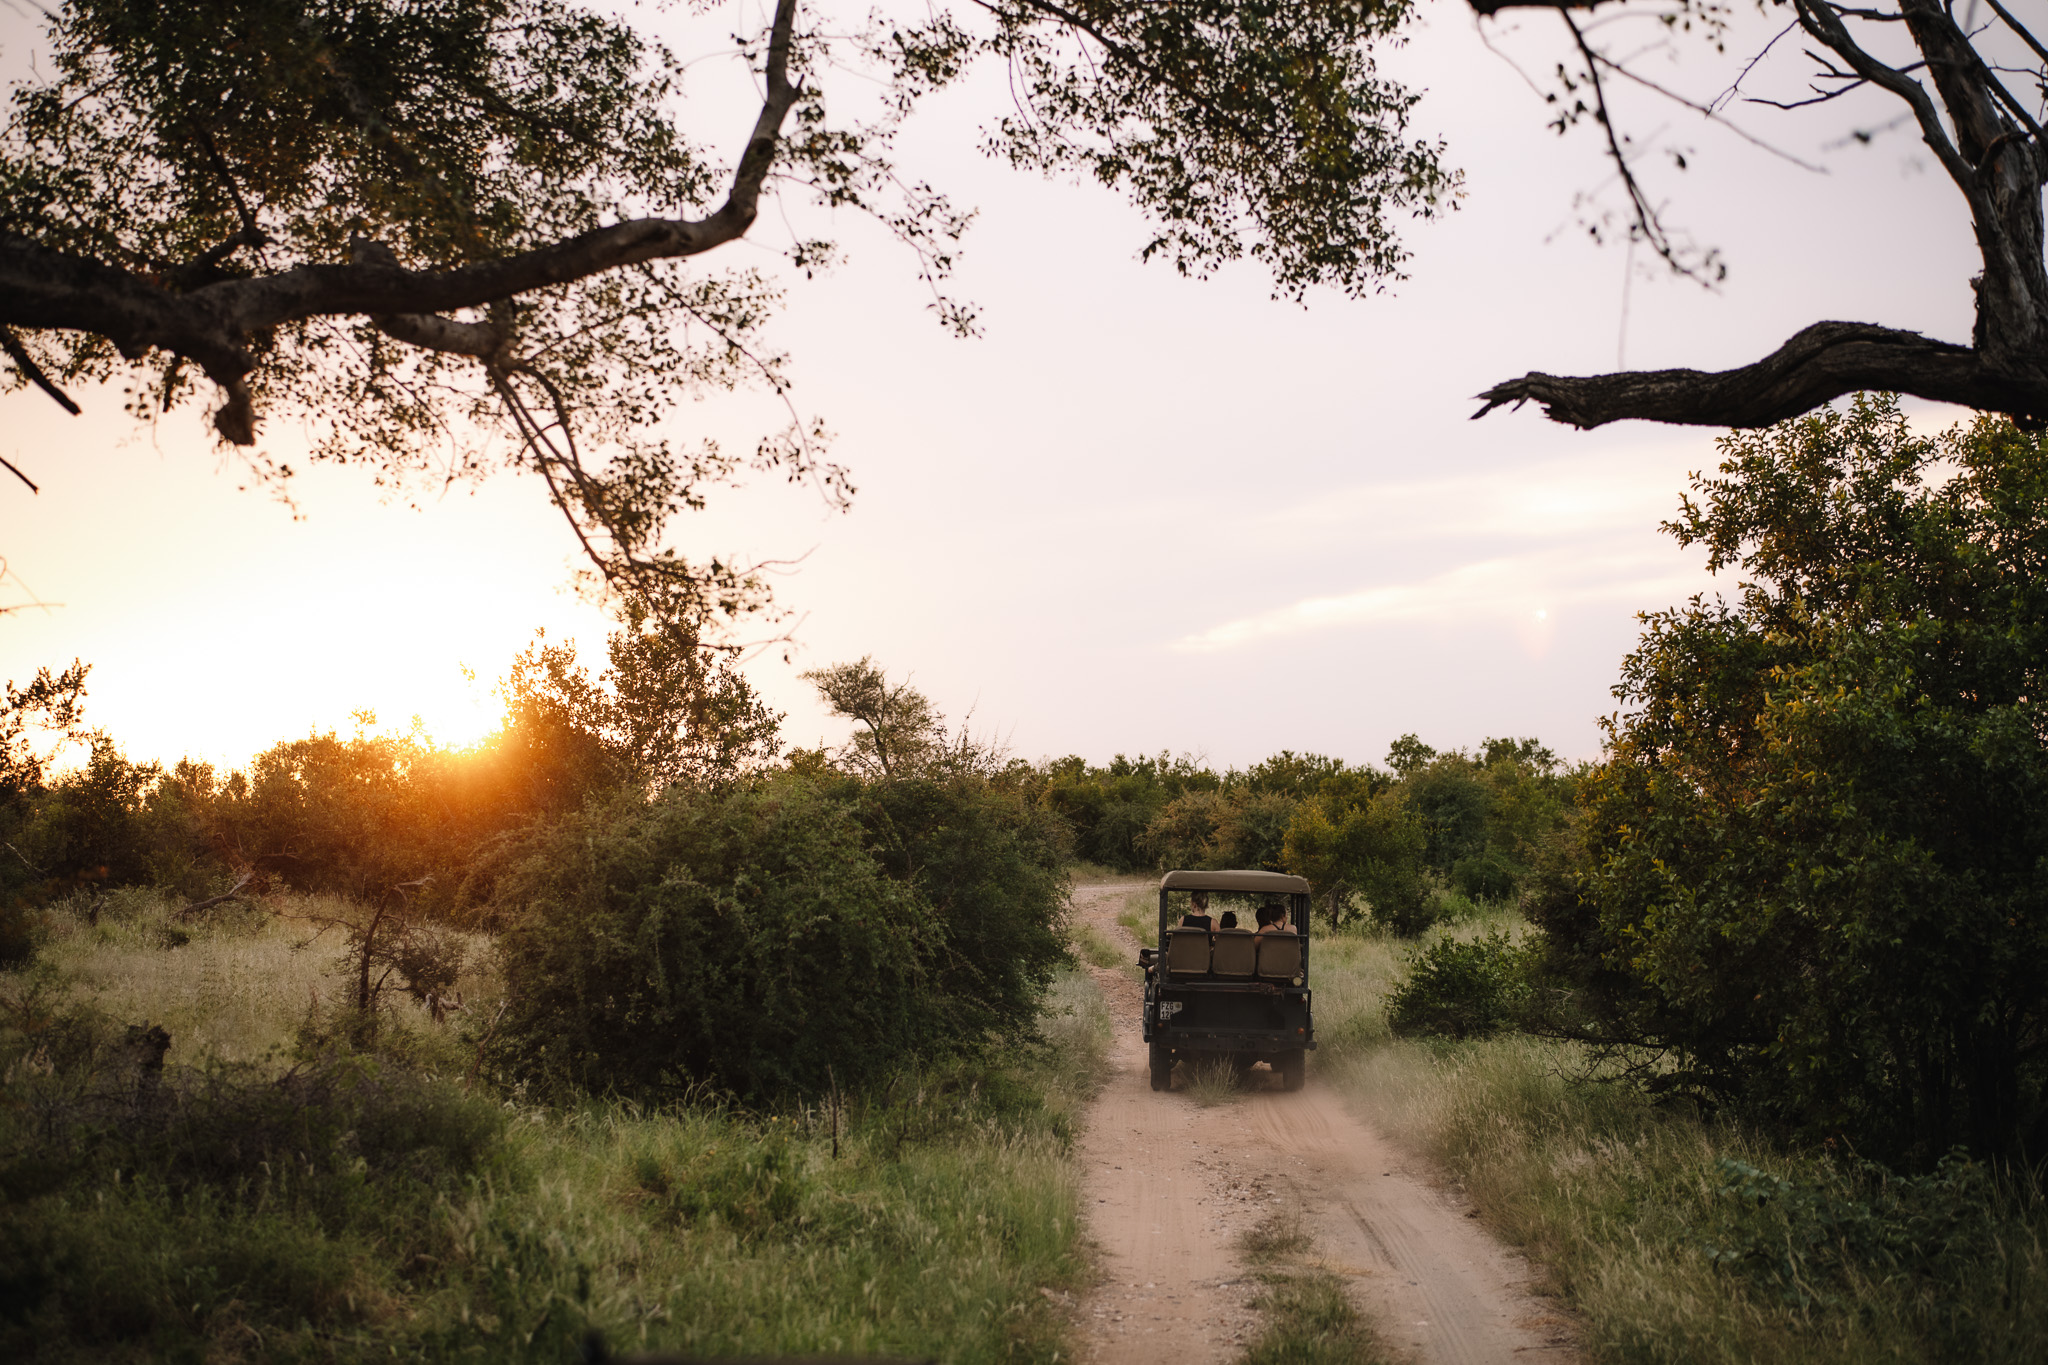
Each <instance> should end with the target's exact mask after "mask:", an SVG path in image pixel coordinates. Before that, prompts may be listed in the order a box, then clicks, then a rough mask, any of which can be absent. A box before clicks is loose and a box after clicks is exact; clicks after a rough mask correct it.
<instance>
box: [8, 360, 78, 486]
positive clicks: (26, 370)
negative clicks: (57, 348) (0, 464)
mask: <svg viewBox="0 0 2048 1365" xmlns="http://www.w3.org/2000/svg"><path fill="white" fill-rule="evenodd" d="M0 349H4V350H5V351H6V352H7V358H8V359H9V360H11V361H13V362H14V367H15V368H16V369H18V370H20V371H21V374H22V377H23V378H24V379H26V380H28V381H29V383H31V384H34V385H35V386H36V387H37V388H39V389H41V390H42V391H43V392H44V393H47V394H48V395H50V397H52V398H54V399H56V400H57V406H58V407H60V408H62V409H64V411H66V412H68V413H70V414H71V415H72V416H73V417H76V416H78V411H79V409H78V404H76V403H74V402H72V401H71V395H70V394H68V393H65V392H64V390H62V389H60V388H58V387H57V385H56V383H55V382H54V381H52V380H51V378H50V376H48V375H46V374H44V373H43V367H42V366H40V365H38V364H36V362H35V358H34V357H33V356H31V355H30V354H29V353H28V348H27V347H26V346H23V345H22V344H21V338H20V337H18V336H16V335H15V334H14V329H13V328H11V327H0ZM7 467H8V468H9V469H14V466H13V465H9V466H7ZM14 472H15V473H16V474H17V475H20V477H21V481H22V482H23V483H28V486H29V488H30V489H34V488H35V485H34V484H32V483H29V482H28V475H26V474H23V473H22V472H21V471H20V470H19V469H14Z"/></svg>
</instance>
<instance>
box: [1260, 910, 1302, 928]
mask: <svg viewBox="0 0 2048 1365" xmlns="http://www.w3.org/2000/svg"><path fill="white" fill-rule="evenodd" d="M1259 932H1260V933H1262V934H1291V933H1293V932H1294V930H1293V929H1292V928H1290V927H1289V926H1288V923H1287V907H1286V906H1284V905H1262V906H1260V907H1259Z"/></svg>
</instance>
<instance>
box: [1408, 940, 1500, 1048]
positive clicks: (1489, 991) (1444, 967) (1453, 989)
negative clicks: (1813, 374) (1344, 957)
mask: <svg viewBox="0 0 2048 1365" xmlns="http://www.w3.org/2000/svg"><path fill="white" fill-rule="evenodd" d="M1523 958H1524V954H1523V950H1522V949H1520V948H1518V947H1516V946H1515V945H1514V944H1513V943H1510V942H1509V941H1508V936H1507V934H1506V933H1505V932H1504V931H1500V930H1496V931H1495V932H1493V933H1491V934H1488V935H1486V936H1485V937H1484V938H1477V939H1471V940H1460V939H1454V938H1446V939H1440V940H1438V941H1437V942H1436V943H1434V944H1432V945H1430V946H1429V947H1428V948H1425V949H1422V950H1421V951H1419V952H1417V953H1416V954H1415V955H1414V956H1413V957H1411V958H1410V959H1409V964H1408V977H1407V979H1406V980H1405V981H1403V982H1402V983H1401V984H1400V985H1399V986H1396V987H1395V988H1394V989H1393V991H1391V992H1390V993H1389V994H1388V996H1387V1022H1388V1024H1389V1025H1390V1026H1391V1027H1392V1028H1393V1030H1394V1032H1395V1033H1396V1034H1399V1035H1402V1036H1404V1037H1413V1036H1416V1035H1422V1034H1434V1035H1436V1036H1439V1037H1445V1038H1476V1037H1482V1036H1484V1035H1486V1034H1489V1033H1494V1032H1497V1031H1498V1030H1500V1029H1503V1028H1506V1027H1508V1026H1509V1025H1510V1024H1512V1023H1513V1022H1514V1021H1515V1018H1516V1015H1517V1014H1518V1012H1519V1011H1520V1010H1521V1008H1522V1005H1523V1003H1524V1001H1525V1000H1526V999H1527V997H1528V986H1527V985H1526V983H1525V980H1524V975H1523Z"/></svg>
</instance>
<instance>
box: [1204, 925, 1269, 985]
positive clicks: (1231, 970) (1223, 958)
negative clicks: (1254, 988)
mask: <svg viewBox="0 0 2048 1365" xmlns="http://www.w3.org/2000/svg"><path fill="white" fill-rule="evenodd" d="M1258 956H1259V944H1258V939H1257V937H1256V936H1255V935H1254V934H1253V933H1252V931H1251V930H1249V929H1218V930H1217V931H1216V946H1215V948H1214V950H1213V951H1212V953H1211V956H1210V959H1209V970H1210V971H1212V972H1214V973H1216V975H1218V976H1238V977H1249V976H1250V975H1252V973H1253V970H1254V965H1255V964H1256V962H1257V961H1258Z"/></svg>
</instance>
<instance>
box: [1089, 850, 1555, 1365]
mask: <svg viewBox="0 0 2048 1365" xmlns="http://www.w3.org/2000/svg"><path fill="white" fill-rule="evenodd" d="M1131 889H1132V888H1131V887H1130V886H1128V885H1122V886H1082V887H1076V888H1075V890H1074V912H1075V915H1076V917H1077V918H1078V919H1079V920H1080V921H1081V922H1082V923H1085V924H1088V925H1090V926H1092V927H1093V928H1095V929H1096V930H1097V931H1098V932H1100V933H1101V934H1103V935H1104V936H1105V937H1106V938H1108V939H1109V941H1110V942H1112V943H1114V944H1116V945H1117V946H1118V947H1119V948H1122V949H1125V950H1126V951H1127V952H1128V953H1129V954H1130V959H1131V960H1132V961H1135V960H1136V958H1137V944H1136V942H1135V941H1134V940H1133V939H1132V938H1131V936H1130V934H1129V932H1128V931H1127V930H1125V929H1124V927H1123V926H1122V925H1120V924H1118V923H1117V922H1116V915H1117V911H1118V910H1119V909H1120V908H1121V906H1122V905H1123V900H1124V897H1125V896H1126V895H1127V894H1128V893H1129V891H1130V890H1131ZM1090 970H1091V972H1092V973H1093V975H1094V978H1095V982H1096V985H1097V986H1098V987H1099V988H1100V989H1101V991H1102V994H1103V998H1104V1000H1105V1001H1107V1003H1108V1006H1109V1011H1110V1017H1111V1020H1112V1027H1113V1028H1114V1031H1115V1032H1114V1036H1113V1041H1112V1043H1111V1047H1110V1068H1111V1073H1110V1077H1109V1079H1108V1081H1107V1082H1106V1083H1105V1085H1104V1087H1103V1090H1102V1093H1101V1094H1100V1095H1098V1096H1097V1097H1096V1099H1095V1101H1094V1102H1093V1103H1092V1104H1091V1105H1090V1107H1089V1111H1088V1116H1087V1119H1086V1121H1085V1124H1084V1126H1083V1129H1082V1133H1081V1137H1080V1141H1079V1145H1078V1151H1079V1154H1080V1160H1081V1166H1082V1187H1081V1188H1082V1216H1083V1219H1084V1220H1085V1223H1086V1226H1087V1230H1088V1234H1089V1236H1090V1238H1091V1239H1092V1240H1093V1241H1094V1243H1095V1245H1096V1248H1097V1251H1098V1255H1099V1261H1100V1264H1101V1268H1102V1281H1101V1283H1099V1284H1098V1285H1097V1286H1096V1287H1095V1288H1094V1289H1093V1290H1092V1291H1091V1292H1090V1293H1089V1294H1088V1295H1087V1296H1086V1298H1084V1299H1083V1301H1082V1303H1081V1305H1080V1309H1079V1326H1080V1339H1081V1358H1082V1360H1083V1361H1085V1362H1090V1365H1125V1363H1126V1362H1130V1365H1209V1363H1210V1362H1223V1361H1228V1360H1231V1359H1233V1358H1235V1357H1236V1356H1237V1355H1238V1354H1240V1353H1241V1352H1242V1351H1243V1349H1244V1347H1245V1345H1246V1344H1248V1343H1249V1342H1250V1340H1251V1339H1252V1337H1253V1336H1254V1335H1255V1333H1256V1331H1257V1328H1258V1323H1257V1315H1256V1314H1255V1313H1253V1311H1252V1309H1251V1301H1252V1299H1253V1298H1254V1297H1255V1295H1256V1293H1257V1290H1258V1285H1257V1284H1256V1282H1254V1281H1252V1280H1250V1279H1249V1278H1248V1277H1247V1275H1246V1272H1245V1269H1244V1266H1243V1263H1242V1261H1241V1260H1240V1257H1239V1253H1238V1249H1237V1248H1238V1239H1239V1238H1240V1237H1241V1236H1242V1235H1243V1234H1244V1233H1245V1232H1246V1231H1248V1230H1249V1229H1250V1228H1251V1227H1252V1226H1253V1225H1255V1224H1256V1223H1257V1222H1258V1221H1259V1220H1260V1219H1261V1218H1262V1217H1263V1216H1265V1215H1266V1214H1267V1213H1268V1212H1270V1211H1271V1210H1273V1209H1274V1208H1275V1207H1276V1206H1277V1205H1279V1204H1281V1203H1282V1202H1283V1201H1298V1202H1299V1206H1300V1207H1301V1208H1302V1209H1304V1210H1305V1216H1306V1219H1307V1221H1308V1225H1309V1231H1310V1233H1311V1235H1312V1236H1313V1237H1314V1239H1315V1246H1316V1254H1317V1255H1318V1256H1319V1257H1320V1258H1321V1261H1322V1264H1323V1265H1324V1266H1325V1267H1326V1268H1328V1269H1330V1270H1332V1271H1335V1272H1337V1273H1338V1274H1340V1275H1342V1276H1343V1277H1344V1278H1345V1281H1346V1283H1347V1284H1348V1285H1349V1286H1350V1287H1351V1289H1352V1292H1353V1296H1354V1297H1355V1298H1356V1300H1357V1301H1358V1303H1359V1305H1360V1307H1361V1309H1363V1310H1364V1311H1365V1312H1367V1313H1368V1314H1369V1315H1370V1316H1371V1317H1372V1318H1373V1320H1374V1321H1375V1322H1376V1323H1377V1324H1378V1326H1379V1329H1380V1333H1381V1336H1382V1338H1383V1339H1384V1340H1385V1341H1386V1342H1387V1343H1388V1344H1389V1345H1391V1346H1393V1347H1394V1348H1395V1349H1397V1350H1400V1351H1402V1352H1404V1353H1407V1354H1409V1355H1411V1356H1412V1358H1413V1359H1414V1360H1416V1361H1418V1362H1422V1363H1423V1365H1437V1363H1438V1362H1441V1363H1442V1365H1491V1363H1492V1362H1509V1361H1513V1362H1528V1365H1565V1363H1566V1362H1571V1361H1576V1360H1577V1358H1578V1356H1577V1352H1576V1351H1575V1350H1574V1349H1573V1348H1572V1345H1571V1341H1570V1337H1569V1334H1568V1330H1567V1327H1566V1323H1565V1321H1564V1319H1563V1317H1562V1316H1561V1315H1560V1314H1559V1313H1558V1312H1557V1310H1556V1308H1555V1307H1554V1306H1553V1305H1550V1304H1548V1303H1547V1302H1546V1301H1545V1300H1543V1299H1541V1298H1539V1297H1537V1296H1536V1295H1535V1294H1534V1293H1532V1292H1531V1289H1530V1286H1529V1269H1528V1265H1527V1263H1526V1262H1524V1261H1523V1259H1522V1258H1521V1257H1520V1256H1519V1255H1517V1254H1516V1253H1514V1252H1511V1251H1509V1250H1507V1249H1506V1248H1505V1247H1503V1246H1501V1245H1500V1244H1499V1243H1498V1242H1496V1241H1494V1239H1493V1238H1492V1237H1490V1236H1489V1235H1488V1234H1487V1233H1486V1232H1485V1230H1484V1229H1482V1228H1481V1227H1480V1226H1479V1225H1478V1223H1477V1222H1475V1221H1474V1216H1473V1214H1472V1212H1471V1211H1470V1210H1469V1209H1467V1208H1465V1207H1463V1206H1462V1204H1461V1201H1460V1200H1459V1199H1458V1198H1457V1197H1456V1196H1455V1195H1454V1194H1451V1193H1449V1192H1446V1191H1444V1190H1442V1189H1439V1188H1438V1187H1437V1186H1435V1185H1434V1184H1432V1183H1431V1182H1430V1181H1428V1180H1427V1179H1426V1178H1424V1175H1423V1173H1422V1172H1420V1171H1419V1170H1417V1169H1415V1163H1413V1162H1411V1161H1408V1160H1407V1159H1406V1158H1405V1157H1404V1156H1403V1155H1402V1154H1401V1153H1400V1151H1399V1150H1398V1149H1397V1148H1395V1147H1394V1146H1393V1145H1392V1144H1390V1143H1389V1142H1387V1141H1386V1140H1385V1139H1384V1138H1382V1137H1380V1135H1379V1134H1378V1133H1377V1132H1375V1131H1374V1130H1373V1129H1372V1127H1371V1126H1370V1125H1369V1124H1368V1123H1366V1122H1363V1121H1361V1119H1359V1118H1358V1117H1357V1116H1355V1115H1353V1114H1352V1113H1351V1112H1350V1111H1349V1110H1348V1109H1347V1108H1346V1107H1345V1106H1344V1104H1343V1102H1342V1101H1341V1099H1340V1098H1339V1097H1338V1096H1337V1094H1336V1093H1335V1092H1334V1091H1332V1090H1330V1089H1328V1088H1326V1087H1324V1086H1321V1085H1319V1084H1318V1083H1317V1081H1316V1078H1315V1074H1314V1071H1313V1070H1311V1072H1310V1075H1309V1083H1308V1086H1307V1087H1306V1088H1305V1089H1303V1090H1301V1091H1298V1092H1296V1093H1294V1094H1286V1093H1283V1092H1280V1091H1277V1090H1267V1091H1261V1092H1258V1093H1254V1094H1248V1095H1244V1096H1242V1097H1240V1098H1239V1099H1238V1100H1237V1101H1236V1102H1235V1103H1230V1104H1222V1105H1217V1106H1215V1107H1214V1108H1208V1109H1205V1108H1202V1107H1201V1106H1199V1105H1197V1104H1196V1103H1195V1102H1194V1101H1192V1100H1190V1099H1188V1098H1187V1097H1186V1096H1184V1095H1181V1094H1180V1093H1178V1092H1174V1093H1170V1094H1155V1093H1154V1092H1153V1091H1152V1089H1151V1085H1150V1081H1149V1078H1148V1074H1147V1058H1146V1052H1145V1044H1144V1040H1143V1028H1142V1025H1141V1022H1140V1013H1141V1011H1142V1009H1143V1004H1144V988H1143V986H1142V985H1140V984H1139V982H1138V981H1136V980H1135V979H1134V977H1133V974H1132V973H1131V972H1130V971H1128V970H1127V969H1125V968H1121V967H1111V968H1100V967H1098V968H1091V969H1090Z"/></svg>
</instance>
